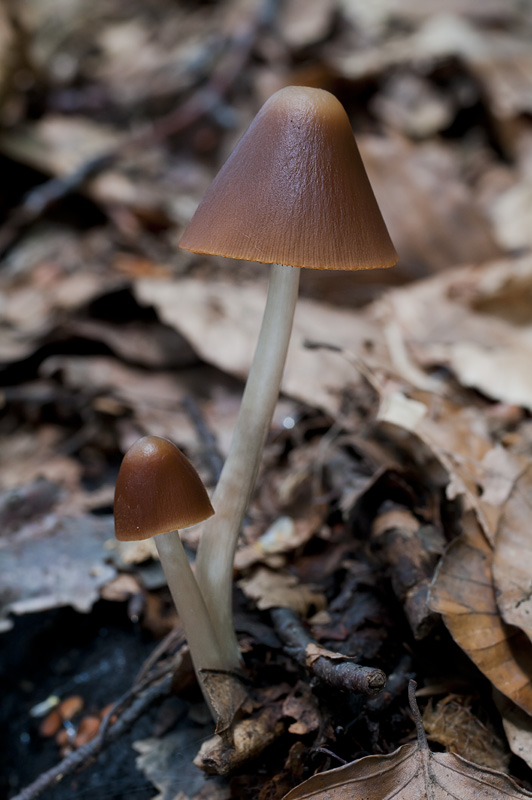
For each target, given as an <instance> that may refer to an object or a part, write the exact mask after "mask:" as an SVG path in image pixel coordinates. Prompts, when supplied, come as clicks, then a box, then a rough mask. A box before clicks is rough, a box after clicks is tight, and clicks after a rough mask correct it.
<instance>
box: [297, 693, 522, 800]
mask: <svg viewBox="0 0 532 800" xmlns="http://www.w3.org/2000/svg"><path fill="white" fill-rule="evenodd" d="M410 701H411V705H412V711H413V713H414V717H415V719H416V726H417V733H418V742H417V744H405V745H403V746H402V747H400V748H399V749H398V750H396V751H395V752H394V753H391V754H390V755H387V756H367V757H366V758H361V759H359V760H358V761H353V762H351V763H350V764H346V765H345V766H343V767H338V768H337V769H332V770H329V771H328V772H323V773H322V774H321V775H314V776H313V777H312V778H310V779H309V780H308V781H305V782H304V783H302V784H301V785H300V786H297V787H296V788H295V789H292V791H291V792H288V794H286V795H285V796H284V798H283V800H305V798H311V797H312V798H315V800H348V799H349V798H353V800H355V798H356V800H385V799H386V800H392V798H393V800H417V798H419V800H426V799H427V798H429V799H430V800H448V798H450V797H452V798H460V800H478V798H480V797H482V798H483V799H484V800H501V797H505V798H514V800H522V798H525V797H532V794H531V793H530V792H526V791H524V790H523V789H520V788H519V786H518V785H517V784H516V783H515V782H514V781H513V780H512V779H511V778H509V777H508V776H507V775H503V774H502V773H501V772H495V771H494V770H490V769H486V768H482V767H479V766H477V765H476V764H473V763H472V762H471V761H466V760H465V759H464V758H461V757H460V756H456V755H452V754H450V753H432V752H431V751H430V750H429V748H428V744H427V739H426V736H425V732H424V730H423V725H422V723H421V717H420V715H419V711H418V709H417V706H416V705H415V697H414V692H413V691H412V690H411V692H410Z"/></svg>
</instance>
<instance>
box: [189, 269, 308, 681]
mask: <svg viewBox="0 0 532 800" xmlns="http://www.w3.org/2000/svg"><path fill="white" fill-rule="evenodd" d="M299 273H300V270H299V268H298V267H286V266H283V265H279V264H273V265H272V268H271V275H270V286H269V289H268V299H267V301H266V308H265V310H264V317H263V320H262V326H261V330H260V334H259V339H258V342H257V348H256V350H255V356H254V358H253V364H252V365H251V370H250V372H249V377H248V379H247V383H246V388H245V390H244V395H243V397H242V405H241V407H240V412H239V415H238V420H237V424H236V427H235V431H234V434H233V440H232V442H231V447H230V450H229V455H228V457H227V460H226V462H225V464H224V468H223V470H222V474H221V476H220V480H219V482H218V485H217V487H216V491H215V493H214V497H213V505H214V508H215V509H216V515H215V516H214V517H211V519H209V520H208V521H207V522H206V523H205V526H204V528H203V532H202V535H201V540H200V545H199V549H198V555H197V559H196V579H197V581H198V584H199V586H200V589H201V592H202V594H203V597H204V599H205V603H206V606H207V608H208V610H209V613H210V615H211V619H212V623H213V627H214V629H215V630H216V633H217V635H218V639H219V642H220V647H221V650H222V653H223V654H224V656H225V658H226V659H227V660H228V661H229V662H230V663H231V665H232V668H233V669H238V667H239V665H240V663H241V656H240V650H239V647H238V642H237V639H236V635H235V632H234V627H233V613H232V584H233V561H234V556H235V550H236V545H237V541H238V536H239V533H240V529H241V527H242V522H243V519H244V515H245V513H246V510H247V508H248V505H249V501H250V499H251V494H252V492H253V488H254V486H255V481H256V478H257V473H258V471H259V466H260V461H261V455H262V449H263V447H264V443H265V441H266V436H267V434H268V430H269V428H270V425H271V421H272V416H273V412H274V409H275V405H276V403H277V399H278V396H279V389H280V385H281V378H282V375H283V370H284V364H285V361H286V353H287V350H288V343H289V341H290V334H291V331H292V323H293V319H294V311H295V307H296V303H297V295H298V290H299Z"/></svg>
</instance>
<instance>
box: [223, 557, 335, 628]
mask: <svg viewBox="0 0 532 800" xmlns="http://www.w3.org/2000/svg"><path fill="white" fill-rule="evenodd" d="M238 585H239V587H240V588H241V589H242V591H243V592H244V594H245V595H246V597H250V598H251V599H252V600H254V601H255V603H256V604H257V608H259V609H260V610H261V611H265V610H266V609H268V608H276V607H279V608H291V609H292V610H293V611H296V612H297V613H298V614H299V615H300V616H302V617H305V616H306V615H307V613H308V610H309V607H310V606H314V607H315V608H316V609H318V610H320V609H322V608H325V605H326V603H325V597H324V596H323V595H322V594H321V593H319V592H315V591H313V590H312V589H311V588H310V587H309V586H305V585H304V584H300V583H299V582H298V580H297V578H296V577H295V575H289V574H287V573H284V572H273V571H272V570H269V569H266V568H265V567H259V568H258V569H256V570H255V572H254V573H253V574H252V576H251V577H249V578H244V579H242V580H241V581H239V582H238Z"/></svg>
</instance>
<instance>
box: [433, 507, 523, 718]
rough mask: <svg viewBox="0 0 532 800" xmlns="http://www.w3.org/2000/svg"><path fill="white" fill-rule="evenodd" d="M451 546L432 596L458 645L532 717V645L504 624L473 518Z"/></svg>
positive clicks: (484, 547)
mask: <svg viewBox="0 0 532 800" xmlns="http://www.w3.org/2000/svg"><path fill="white" fill-rule="evenodd" d="M463 526H464V534H463V535H462V536H460V537H459V538H458V539H455V540H454V542H452V544H451V545H450V547H449V549H448V550H447V553H446V554H445V555H444V557H443V559H442V561H441V563H440V566H439V568H438V571H437V573H436V577H435V579H434V582H433V584H432V586H431V590H430V606H431V608H432V609H433V610H434V611H438V612H439V613H440V614H442V615H443V621H444V622H445V625H446V626H447V628H448V629H449V631H450V633H451V635H452V637H453V638H454V640H455V641H456V642H457V643H458V644H459V645H460V647H461V648H462V649H463V650H464V651H465V652H466V653H467V654H468V656H469V657H470V658H471V660H472V661H474V663H475V664H476V665H477V667H478V668H479V669H480V670H481V671H482V672H483V673H484V674H485V675H486V677H487V678H489V680H490V681H491V682H492V683H493V685H494V686H495V687H496V688H497V689H499V691H500V692H502V693H503V694H504V695H506V697H509V698H510V699H511V700H513V701H514V703H516V704H517V705H518V706H519V707H520V708H522V709H523V710H524V711H527V712H528V713H532V685H531V677H530V676H532V644H531V643H530V641H529V639H528V638H527V637H526V636H525V635H524V634H523V633H522V632H521V631H519V630H517V629H515V628H511V627H509V626H508V625H506V624H505V623H504V622H503V621H502V619H501V618H500V615H499V611H498V609H497V605H496V602H495V593H494V590H493V584H492V578H491V562H492V551H491V548H490V547H489V545H488V544H487V542H486V540H485V539H484V537H483V535H482V532H481V530H480V527H479V525H478V523H477V521H476V519H475V517H474V516H473V515H472V514H468V515H466V516H465V517H464V520H463Z"/></svg>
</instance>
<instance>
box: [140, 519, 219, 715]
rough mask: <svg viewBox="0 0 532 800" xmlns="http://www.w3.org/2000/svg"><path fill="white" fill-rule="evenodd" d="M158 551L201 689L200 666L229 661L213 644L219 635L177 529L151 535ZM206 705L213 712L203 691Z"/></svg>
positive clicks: (208, 667) (212, 667) (210, 667)
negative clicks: (215, 630)
mask: <svg viewBox="0 0 532 800" xmlns="http://www.w3.org/2000/svg"><path fill="white" fill-rule="evenodd" d="M154 540H155V545H156V547H157V552H158V553H159V558H160V560H161V566H162V568H163V570H164V574H165V577H166V582H167V583H168V588H169V589H170V593H171V595H172V598H173V601H174V603H175V607H176V609H177V613H178V614H179V617H180V619H181V622H182V624H183V628H184V631H185V635H186V638H187V643H188V647H189V650H190V655H191V657H192V663H193V664H194V669H195V671H196V675H197V677H198V681H199V684H200V687H201V688H202V690H203V679H202V673H201V670H216V671H224V672H226V671H230V670H231V667H232V663H230V662H228V660H227V659H226V658H225V657H224V655H223V653H221V652H220V648H218V647H216V644H217V642H218V637H217V636H216V634H215V632H214V625H213V622H212V621H211V617H210V615H209V612H208V611H207V606H206V604H205V600H204V599H203V595H202V593H201V592H200V589H199V586H198V584H197V582H196V578H195V577H194V573H193V572H192V569H191V566H190V564H189V561H188V558H187V555H186V553H185V549H184V547H183V543H182V542H181V537H180V536H179V533H178V531H169V533H161V534H159V535H158V536H155V537H154ZM203 695H204V697H205V700H206V702H207V705H208V706H209V709H210V711H211V713H212V715H213V717H214V718H216V715H215V714H214V711H213V709H212V706H211V703H210V700H209V696H208V694H207V693H206V692H203Z"/></svg>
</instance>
